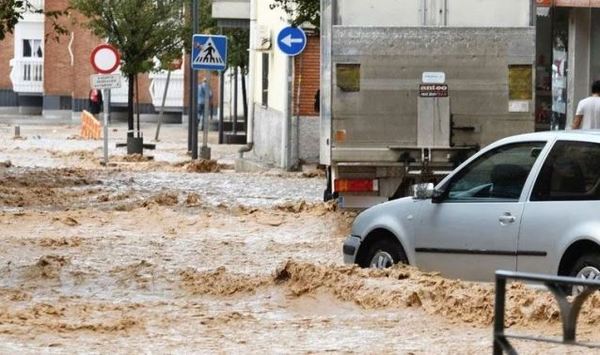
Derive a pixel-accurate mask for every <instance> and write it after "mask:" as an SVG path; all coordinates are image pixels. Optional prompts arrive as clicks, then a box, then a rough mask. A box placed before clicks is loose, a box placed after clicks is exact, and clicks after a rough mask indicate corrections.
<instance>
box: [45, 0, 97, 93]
mask: <svg viewBox="0 0 600 355" xmlns="http://www.w3.org/2000/svg"><path fill="white" fill-rule="evenodd" d="M68 5H69V1H68V0H54V1H46V2H45V4H44V6H45V10H46V11H60V10H63V9H65V8H66V7H67V6H68ZM60 23H61V25H63V26H68V22H67V20H66V19H63V20H62V21H60ZM44 31H45V33H46V34H47V35H48V37H47V40H46V41H45V43H44V94H45V95H62V96H71V95H72V94H73V82H74V77H73V76H74V74H75V66H71V56H70V54H69V49H68V47H69V40H70V37H69V36H61V37H60V38H59V39H58V41H57V40H56V39H55V35H54V29H53V26H52V20H49V19H46V21H45V23H44ZM79 31H81V30H79ZM75 40H76V42H74V43H73V49H75V47H76V44H77V43H78V42H79V41H80V40H81V39H80V38H79V33H77V31H76V32H75ZM74 54H75V56H76V55H77V52H75V51H74ZM85 97H87V92H86V95H85Z"/></svg>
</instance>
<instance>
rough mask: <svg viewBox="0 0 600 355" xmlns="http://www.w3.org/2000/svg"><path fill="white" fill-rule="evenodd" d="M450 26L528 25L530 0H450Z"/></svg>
mask: <svg viewBox="0 0 600 355" xmlns="http://www.w3.org/2000/svg"><path fill="white" fill-rule="evenodd" d="M447 6H448V26H451V27H527V26H529V20H530V6H531V5H530V0H448V5H447Z"/></svg>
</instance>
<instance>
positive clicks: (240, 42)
mask: <svg viewBox="0 0 600 355" xmlns="http://www.w3.org/2000/svg"><path fill="white" fill-rule="evenodd" d="M223 34H224V35H225V36H227V37H228V39H229V48H228V52H229V55H228V58H227V61H228V65H229V66H230V67H241V68H243V69H247V66H248V60H249V53H248V48H249V47H250V31H249V30H248V29H245V28H244V29H242V28H230V29H227V30H225V31H223Z"/></svg>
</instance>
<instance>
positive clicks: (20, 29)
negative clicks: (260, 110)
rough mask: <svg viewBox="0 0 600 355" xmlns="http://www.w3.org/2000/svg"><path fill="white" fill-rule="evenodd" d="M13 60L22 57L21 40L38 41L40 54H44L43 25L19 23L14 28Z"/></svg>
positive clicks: (38, 23)
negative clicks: (40, 42)
mask: <svg viewBox="0 0 600 355" xmlns="http://www.w3.org/2000/svg"><path fill="white" fill-rule="evenodd" d="M14 38H15V39H14V43H15V54H14V56H15V58H21V57H22V56H23V40H24V39H39V40H41V41H42V53H43V54H44V55H45V52H44V23H43V22H42V23H40V22H19V23H18V24H17V25H16V26H15V37H14Z"/></svg>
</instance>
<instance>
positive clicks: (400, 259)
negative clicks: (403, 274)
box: [367, 239, 408, 269]
mask: <svg viewBox="0 0 600 355" xmlns="http://www.w3.org/2000/svg"><path fill="white" fill-rule="evenodd" d="M367 261H368V264H367V265H368V266H369V267H370V268H375V269H385V268H388V267H391V266H393V265H394V264H397V263H402V264H408V258H407V257H406V254H405V253H404V250H403V249H402V246H400V244H399V243H396V242H393V241H391V240H389V239H382V240H378V241H376V242H374V243H373V244H372V245H371V247H370V248H369V252H368V254H367Z"/></svg>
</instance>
